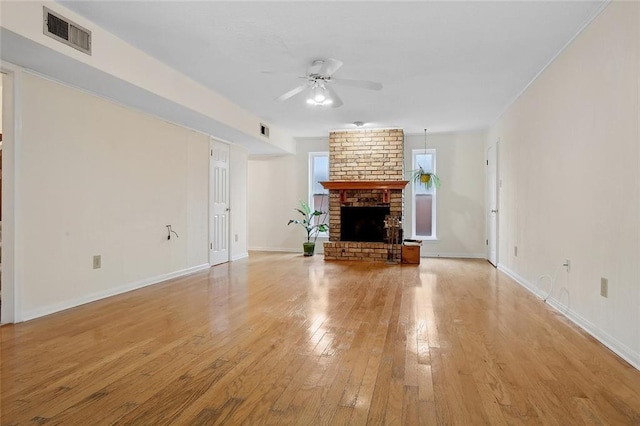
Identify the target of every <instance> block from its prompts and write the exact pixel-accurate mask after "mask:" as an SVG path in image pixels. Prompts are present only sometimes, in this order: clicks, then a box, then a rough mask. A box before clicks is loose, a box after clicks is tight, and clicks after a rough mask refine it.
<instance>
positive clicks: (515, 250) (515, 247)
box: [513, 246, 518, 257]
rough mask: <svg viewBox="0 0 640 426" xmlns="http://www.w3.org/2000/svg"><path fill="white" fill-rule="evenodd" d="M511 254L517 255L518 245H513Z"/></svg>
mask: <svg viewBox="0 0 640 426" xmlns="http://www.w3.org/2000/svg"><path fill="white" fill-rule="evenodd" d="M513 255H514V256H516V257H517V256H518V246H513Z"/></svg>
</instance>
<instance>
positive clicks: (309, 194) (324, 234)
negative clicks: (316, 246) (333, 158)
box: [307, 151, 330, 238]
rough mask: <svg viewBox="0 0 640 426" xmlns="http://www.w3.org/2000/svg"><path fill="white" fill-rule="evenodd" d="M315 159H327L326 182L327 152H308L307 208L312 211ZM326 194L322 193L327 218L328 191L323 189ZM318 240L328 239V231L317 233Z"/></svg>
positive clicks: (328, 165)
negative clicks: (325, 199)
mask: <svg viewBox="0 0 640 426" xmlns="http://www.w3.org/2000/svg"><path fill="white" fill-rule="evenodd" d="M316 157H327V180H328V179H329V175H328V173H329V167H330V164H329V161H330V159H329V151H313V152H309V167H308V169H309V173H308V176H307V185H308V188H307V203H309V207H311V208H312V209H313V208H314V201H313V196H314V195H316V194H314V193H313V184H314V182H313V178H314V175H315V167H314V161H313V160H314V159H315V158H316ZM325 191H326V192H324V193H325V194H327V206H326V209H327V217H328V215H329V190H328V189H325ZM318 238H329V231H326V232H319V233H318Z"/></svg>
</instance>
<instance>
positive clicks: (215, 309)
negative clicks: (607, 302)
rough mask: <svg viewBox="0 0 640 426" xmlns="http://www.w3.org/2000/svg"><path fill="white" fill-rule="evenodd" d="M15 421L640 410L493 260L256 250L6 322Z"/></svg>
mask: <svg viewBox="0 0 640 426" xmlns="http://www.w3.org/2000/svg"><path fill="white" fill-rule="evenodd" d="M0 334H1V344H2V346H1V349H2V352H1V358H0V380H1V383H0V385H1V387H0V390H1V395H0V424H2V425H13V424H61V425H65V424H69V425H88V424H91V425H93V424H96V425H97V424H123V425H129V424H154V425H165V424H166V425H168V424H194V425H210V424H251V425H254V424H255V425H261V424H277V425H281V424H305V425H307V424H321V425H330V424H331V425H333V424H335V425H365V424H393V425H395V424H405V425H414V424H420V425H436V424H441V425H449V424H451V425H457V424H460V425H472V424H492V425H493V424H495V425H500V424H510V425H520V424H545V425H546V424H549V425H554V424H556V425H572V424H595V425H598V424H603V425H604V424H640V372H639V371H638V370H636V369H634V368H632V367H631V366H629V365H628V364H627V363H625V362H624V361H622V360H621V359H620V358H618V357H617V356H616V355H615V354H613V353H612V352H611V351H609V350H608V349H607V348H605V347H604V346H602V345H601V344H599V343H598V342H597V341H595V340H594V339H593V338H592V337H591V336H589V335H587V334H586V333H585V332H584V331H582V330H580V329H579V328H577V327H576V326H575V325H574V324H572V323H571V322H570V321H568V320H567V319H566V318H564V317H563V316H562V315H560V314H559V313H558V312H556V311H554V310H553V309H551V308H550V307H549V306H547V305H546V304H544V303H543V302H542V301H540V300H539V299H537V298H536V297H534V296H533V295H531V294H530V293H528V292H527V291H526V290H524V289H523V288H521V287H520V286H518V285H517V284H515V283H514V282H513V281H512V280H511V279H510V278H508V277H506V276H505V275H503V274H502V273H500V272H498V271H496V270H495V269H494V268H493V267H492V266H490V265H489V264H488V263H487V262H485V261H481V260H461V259H422V263H421V264H420V265H392V264H369V263H366V262H348V261H344V262H325V261H324V260H323V259H322V257H320V256H316V257H313V258H304V257H303V256H301V255H298V254H291V253H260V252H252V253H251V255H250V257H249V258H248V259H243V260H240V261H236V262H232V263H229V264H224V265H219V266H216V267H213V268H211V269H210V270H208V271H204V272H199V273H195V274H192V275H189V276H185V277H180V278H178V279H174V280H169V281H167V282H165V283H161V284H157V285H154V286H150V287H146V288H144V289H140V290H137V291H133V292H130V293H126V294H122V295H118V296H114V297H111V298H108V299H104V300H101V301H98V302H94V303H90V304H87V305H83V306H80V307H78V308H74V309H69V310H67V311H64V312H60V313H57V314H53V315H50V316H47V317H44V318H40V319H36V320H32V321H29V322H26V323H22V324H15V325H6V326H3V327H2V328H1V329H0Z"/></svg>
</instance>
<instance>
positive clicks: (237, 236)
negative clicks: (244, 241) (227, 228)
mask: <svg viewBox="0 0 640 426" xmlns="http://www.w3.org/2000/svg"><path fill="white" fill-rule="evenodd" d="M237 242H238V234H236V243H237Z"/></svg>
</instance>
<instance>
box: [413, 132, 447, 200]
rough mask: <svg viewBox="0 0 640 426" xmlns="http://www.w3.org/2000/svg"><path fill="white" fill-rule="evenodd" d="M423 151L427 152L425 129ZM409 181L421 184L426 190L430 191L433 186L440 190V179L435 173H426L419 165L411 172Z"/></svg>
mask: <svg viewBox="0 0 640 426" xmlns="http://www.w3.org/2000/svg"><path fill="white" fill-rule="evenodd" d="M424 151H425V152H427V129H424ZM410 173H411V180H412V181H414V182H415V183H416V184H423V185H424V187H425V188H426V189H430V188H431V187H432V186H434V185H435V187H436V188H440V178H439V177H438V176H436V174H435V173H431V172H426V171H425V170H424V169H423V168H422V166H421V165H419V164H418V169H416V170H411V172H410Z"/></svg>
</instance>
